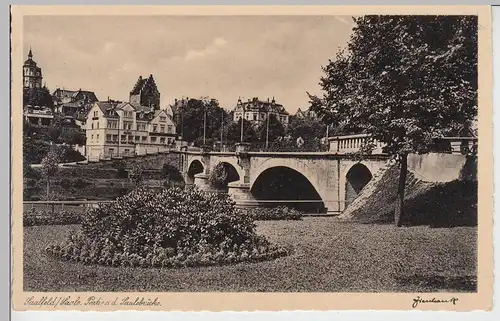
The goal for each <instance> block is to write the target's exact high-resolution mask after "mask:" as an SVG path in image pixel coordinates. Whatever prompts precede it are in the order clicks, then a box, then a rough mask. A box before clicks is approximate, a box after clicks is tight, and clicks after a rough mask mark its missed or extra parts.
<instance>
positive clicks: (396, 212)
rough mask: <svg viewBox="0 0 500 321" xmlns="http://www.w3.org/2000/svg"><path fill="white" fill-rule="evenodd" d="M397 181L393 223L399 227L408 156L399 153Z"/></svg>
mask: <svg viewBox="0 0 500 321" xmlns="http://www.w3.org/2000/svg"><path fill="white" fill-rule="evenodd" d="M400 168H401V169H400V172H399V182H398V198H397V201H396V208H395V209H394V223H395V224H396V226H397V227H401V226H402V223H403V219H404V200H405V185H406V172H407V170H408V156H407V155H401V166H400Z"/></svg>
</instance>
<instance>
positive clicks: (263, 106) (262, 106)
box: [235, 98, 289, 115]
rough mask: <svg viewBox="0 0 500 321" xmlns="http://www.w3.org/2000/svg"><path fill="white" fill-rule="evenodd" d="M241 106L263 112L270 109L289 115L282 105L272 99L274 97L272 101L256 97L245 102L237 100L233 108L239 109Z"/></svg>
mask: <svg viewBox="0 0 500 321" xmlns="http://www.w3.org/2000/svg"><path fill="white" fill-rule="evenodd" d="M242 108H245V110H258V111H263V112H267V111H271V112H278V113H281V114H286V115H289V113H288V112H287V111H286V109H285V108H284V107H283V105H281V104H278V103H276V102H275V101H274V98H273V100H272V101H269V100H268V101H262V100H259V99H258V98H254V99H252V100H249V101H246V102H241V100H238V104H237V105H236V107H235V110H241V109H242Z"/></svg>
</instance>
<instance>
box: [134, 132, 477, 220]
mask: <svg viewBox="0 0 500 321" xmlns="http://www.w3.org/2000/svg"><path fill="white" fill-rule="evenodd" d="M365 139H366V135H351V136H340V137H332V138H330V139H329V141H330V145H329V148H328V151H325V152H270V151H251V150H250V149H249V145H248V144H244V143H243V144H238V145H237V146H236V150H235V151H233V152H215V151H208V150H197V151H192V150H191V151H190V150H182V151H181V150H175V151H170V152H169V153H165V154H157V155H144V157H135V158H134V159H129V160H128V161H130V162H136V161H142V162H146V163H147V164H148V167H150V168H161V167H162V166H163V164H164V163H166V162H168V163H170V164H171V165H174V166H175V167H177V168H178V169H179V171H180V172H181V173H182V175H183V177H184V181H185V183H186V185H187V186H192V185H195V186H197V187H198V188H200V189H202V190H205V191H223V192H227V193H228V194H229V195H231V196H232V198H233V199H234V200H235V202H236V205H237V206H239V207H260V206H265V205H277V204H280V203H286V204H294V205H296V206H297V207H302V208H301V209H302V210H305V211H317V212H327V213H332V214H333V213H337V214H338V213H341V212H342V211H343V210H344V209H345V208H346V207H347V205H349V204H350V203H351V202H352V201H353V200H354V199H355V198H356V197H357V196H358V194H359V193H360V192H361V190H362V189H363V187H364V186H365V185H366V184H367V183H368V182H369V181H370V180H371V179H372V178H373V177H374V176H375V175H376V174H378V172H380V171H382V170H384V169H385V168H386V164H387V162H388V161H389V159H388V157H387V155H385V154H383V153H382V145H381V144H380V143H376V145H375V149H374V150H373V151H372V153H371V155H369V156H365V157H363V159H362V160H357V159H356V158H355V157H354V155H353V153H354V152H356V151H358V150H359V148H360V147H361V145H362V144H363V143H364V141H365ZM466 143H467V144H469V141H466ZM455 145H456V146H458V147H457V148H455V149H456V150H455V153H460V146H462V147H463V142H462V143H461V145H457V144H455ZM452 153H453V151H452ZM141 159H142V160H141ZM128 161H127V162H128ZM218 164H221V165H222V166H224V168H225V169H226V173H228V179H227V180H226V182H228V183H227V185H226V186H222V187H221V186H219V187H217V188H216V187H214V186H213V185H212V184H210V182H209V178H210V174H211V172H212V171H213V170H214V168H215V167H216V166H217V165H218Z"/></svg>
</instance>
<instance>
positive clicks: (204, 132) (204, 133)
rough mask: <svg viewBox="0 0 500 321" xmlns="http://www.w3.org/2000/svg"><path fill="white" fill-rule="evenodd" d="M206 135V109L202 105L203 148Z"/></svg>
mask: <svg viewBox="0 0 500 321" xmlns="http://www.w3.org/2000/svg"><path fill="white" fill-rule="evenodd" d="M206 134H207V108H206V106H205V104H204V105H203V146H205V140H206Z"/></svg>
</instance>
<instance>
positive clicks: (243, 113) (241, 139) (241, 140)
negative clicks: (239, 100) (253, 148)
mask: <svg viewBox="0 0 500 321" xmlns="http://www.w3.org/2000/svg"><path fill="white" fill-rule="evenodd" d="M241 108H242V111H243V112H242V116H241V137H240V142H242V143H243V118H244V117H245V105H242V106H241Z"/></svg>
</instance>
